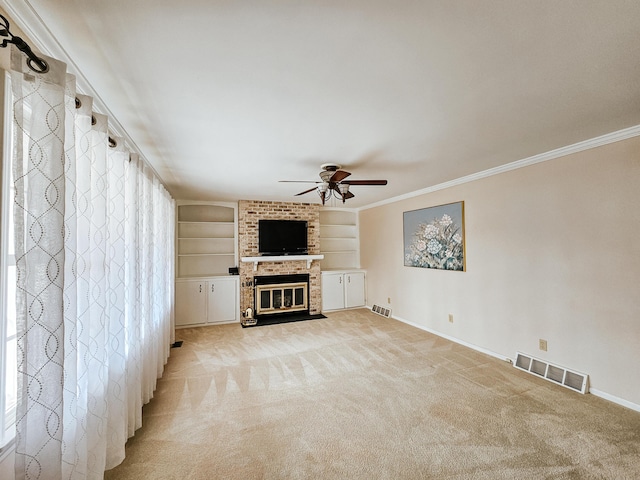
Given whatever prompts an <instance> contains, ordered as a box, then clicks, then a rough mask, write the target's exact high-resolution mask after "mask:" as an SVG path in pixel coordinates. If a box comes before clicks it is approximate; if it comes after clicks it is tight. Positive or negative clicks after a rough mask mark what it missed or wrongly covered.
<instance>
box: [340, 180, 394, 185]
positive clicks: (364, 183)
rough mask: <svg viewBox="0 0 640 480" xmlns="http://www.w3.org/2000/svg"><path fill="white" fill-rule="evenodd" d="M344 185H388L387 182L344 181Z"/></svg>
mask: <svg viewBox="0 0 640 480" xmlns="http://www.w3.org/2000/svg"><path fill="white" fill-rule="evenodd" d="M342 183H348V184H349V185H386V184H387V181H386V180H343V181H342Z"/></svg>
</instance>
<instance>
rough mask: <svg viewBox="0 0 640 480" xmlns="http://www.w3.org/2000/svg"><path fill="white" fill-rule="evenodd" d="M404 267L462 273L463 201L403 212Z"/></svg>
mask: <svg viewBox="0 0 640 480" xmlns="http://www.w3.org/2000/svg"><path fill="white" fill-rule="evenodd" d="M403 228H404V265H405V266H406V267H421V268H435V269H438V270H457V271H461V272H463V271H465V259H464V202H456V203H449V204H446V205H438V206H437V207H429V208H421V209H420V210H412V211H409V212H404V227H403Z"/></svg>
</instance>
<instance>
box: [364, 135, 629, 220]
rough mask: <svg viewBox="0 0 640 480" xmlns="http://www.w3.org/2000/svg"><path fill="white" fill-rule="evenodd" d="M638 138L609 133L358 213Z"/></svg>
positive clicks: (420, 191)
mask: <svg viewBox="0 0 640 480" xmlns="http://www.w3.org/2000/svg"><path fill="white" fill-rule="evenodd" d="M637 136H640V125H635V126H633V127H629V128H625V129H623V130H618V131H616V132H611V133H607V134H605V135H601V136H599V137H595V138H591V139H589V140H584V141H582V142H578V143H574V144H572V145H567V146H566V147H560V148H556V149H555V150H550V151H548V152H545V153H540V154H538V155H533V156H532V157H527V158H523V159H522V160H516V161H515V162H511V163H507V164H505V165H500V166H498V167H494V168H489V169H488V170H483V171H481V172H477V173H472V174H471V175H466V176H464V177H460V178H456V179H454V180H450V181H448V182H443V183H439V184H437V185H433V186H431V187H427V188H423V189H421V190H416V191H414V192H410V193H405V194H403V195H398V196H397V197H392V198H388V199H386V200H381V201H379V202H376V203H371V204H369V205H366V206H364V207H360V208H359V209H358V211H362V210H368V209H370V208H375V207H381V206H383V205H388V204H390V203H395V202H399V201H401V200H407V199H409V198H413V197H418V196H420V195H425V194H427V193H433V192H437V191H439V190H444V189H445V188H451V187H455V186H457V185H462V184H464V183H469V182H474V181H476V180H480V179H482V178H487V177H491V176H493V175H500V174H501V173H505V172H510V171H511V170H517V169H519V168H524V167H528V166H530V165H535V164H536V163H542V162H547V161H549V160H555V159H557V158H561V157H565V156H567V155H571V154H573V153H578V152H583V151H585V150H590V149H592V148H597V147H601V146H603V145H608V144H610V143H615V142H620V141H622V140H627V139H629V138H633V137H637Z"/></svg>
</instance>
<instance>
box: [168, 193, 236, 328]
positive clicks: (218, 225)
mask: <svg viewBox="0 0 640 480" xmlns="http://www.w3.org/2000/svg"><path fill="white" fill-rule="evenodd" d="M176 204H177V207H176V208H177V215H176V220H177V225H176V289H175V318H176V326H186V325H206V324H211V323H228V322H236V321H238V317H239V315H238V311H239V281H238V277H237V276H230V275H229V268H230V267H235V266H237V258H238V256H237V250H236V245H237V243H238V242H237V231H238V229H237V218H238V213H237V206H236V205H235V204H221V203H210V202H190V201H184V200H179V201H177V202H176Z"/></svg>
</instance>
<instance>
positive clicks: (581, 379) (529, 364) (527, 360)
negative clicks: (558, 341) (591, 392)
mask: <svg viewBox="0 0 640 480" xmlns="http://www.w3.org/2000/svg"><path fill="white" fill-rule="evenodd" d="M514 366H515V367H516V368H519V369H520V370H524V371H525V372H529V373H532V374H534V375H537V376H539V377H542V378H545V379H547V380H549V381H550V382H553V383H557V384H558V385H562V386H563V387H567V388H570V389H571V390H575V391H576V392H580V393H586V391H587V380H588V378H589V376H588V375H585V374H584V373H578V372H575V371H572V370H567V369H566V368H563V367H559V366H557V365H552V364H550V363H549V362H546V361H544V360H540V359H538V358H534V357H532V356H530V355H525V354H523V353H520V352H517V353H516V363H515V364H514Z"/></svg>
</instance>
